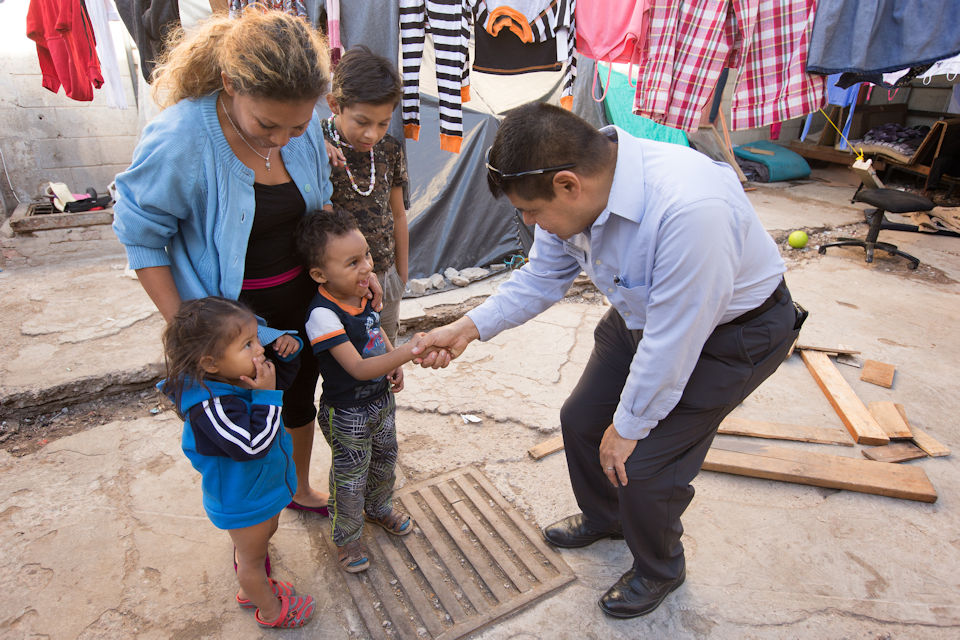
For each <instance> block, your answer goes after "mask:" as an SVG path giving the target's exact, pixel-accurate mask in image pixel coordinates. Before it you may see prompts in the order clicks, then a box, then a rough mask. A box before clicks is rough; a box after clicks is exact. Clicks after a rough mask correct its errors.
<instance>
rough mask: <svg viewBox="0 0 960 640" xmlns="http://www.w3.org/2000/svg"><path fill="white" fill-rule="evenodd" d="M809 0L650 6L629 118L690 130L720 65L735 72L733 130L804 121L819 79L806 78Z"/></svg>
mask: <svg viewBox="0 0 960 640" xmlns="http://www.w3.org/2000/svg"><path fill="white" fill-rule="evenodd" d="M815 7H816V0H731V1H730V2H719V1H717V0H653V2H652V6H651V13H650V32H649V36H648V43H649V48H648V56H647V58H646V60H645V61H644V63H643V66H642V67H641V72H640V79H639V82H638V84H637V93H636V96H635V99H634V109H633V111H634V113H636V114H637V115H641V116H646V117H648V118H651V119H653V120H655V121H657V122H660V123H663V124H666V125H669V126H672V127H676V128H678V129H684V130H686V131H694V130H696V129H697V127H698V126H699V125H700V115H701V112H702V111H703V109H704V107H705V106H706V104H707V101H708V100H709V99H710V94H711V93H712V92H713V88H714V87H715V86H716V84H717V79H718V78H719V76H720V71H721V70H722V69H723V67H725V66H730V67H734V68H736V69H738V71H739V74H738V81H737V87H736V89H735V91H734V96H733V102H732V104H731V111H732V124H731V127H732V128H733V129H745V128H751V127H761V126H765V125H768V124H772V123H775V122H781V121H783V120H788V119H790V118H795V117H798V116H802V115H806V114H808V113H810V112H812V111H815V110H816V109H818V108H819V107H820V106H821V105H822V104H823V97H824V79H823V78H822V77H820V76H813V75H809V74H807V73H806V72H805V67H806V57H807V47H808V44H809V38H810V29H811V27H812V26H813V17H814V10H815Z"/></svg>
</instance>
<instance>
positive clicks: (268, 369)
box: [240, 358, 277, 391]
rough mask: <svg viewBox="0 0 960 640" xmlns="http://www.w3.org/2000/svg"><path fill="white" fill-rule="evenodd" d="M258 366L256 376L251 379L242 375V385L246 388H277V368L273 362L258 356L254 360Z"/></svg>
mask: <svg viewBox="0 0 960 640" xmlns="http://www.w3.org/2000/svg"><path fill="white" fill-rule="evenodd" d="M253 364H254V365H255V366H256V367H257V373H256V376H257V377H256V378H254V379H252V380H251V379H250V378H248V377H247V376H240V386H241V387H243V388H244V389H259V390H261V391H264V390H273V389H276V388H277V370H276V369H275V368H274V366H273V363H272V362H270V361H269V360H267V359H266V358H262V359H260V358H258V359H256V360H254V361H253Z"/></svg>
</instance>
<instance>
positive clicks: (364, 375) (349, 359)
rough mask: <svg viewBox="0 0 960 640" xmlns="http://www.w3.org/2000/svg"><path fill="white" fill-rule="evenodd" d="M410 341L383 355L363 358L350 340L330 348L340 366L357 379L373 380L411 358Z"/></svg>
mask: <svg viewBox="0 0 960 640" xmlns="http://www.w3.org/2000/svg"><path fill="white" fill-rule="evenodd" d="M411 349H413V346H412V343H410V342H408V343H406V344H404V345H401V346H399V347H397V348H396V349H393V350H392V351H388V352H387V353H384V354H383V355H379V356H372V357H369V358H364V357H363V356H361V355H360V353H359V352H358V351H357V348H356V347H354V346H353V344H352V343H350V342H342V343H340V344H338V345H337V346H335V347H333V348H331V349H330V354H331V355H332V356H333V357H334V358H336V360H337V362H339V363H340V366H341V367H343V368H344V370H345V371H346V372H347V373H349V374H350V375H351V376H353V377H354V378H356V379H357V380H373V379H374V378H379V377H380V376H384V375H387V374H388V373H390V372H391V371H393V370H394V369H396V368H397V367H399V366H401V365H403V364H405V363H407V362H410V361H411V360H412V359H413V353H412V351H411Z"/></svg>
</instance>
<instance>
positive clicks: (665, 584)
mask: <svg viewBox="0 0 960 640" xmlns="http://www.w3.org/2000/svg"><path fill="white" fill-rule="evenodd" d="M686 577H687V568H686V567H684V568H683V570H682V571H681V572H680V576H679V577H678V578H677V579H676V580H650V579H648V578H644V577H642V576H638V575H636V574H635V573H634V571H633V569H630V571H627V572H626V573H625V574H623V575H622V576H621V577H620V579H619V580H617V582H616V584H614V585H613V586H612V587H610V588H609V589H608V590H607V592H606V593H605V594H603V597H601V598H600V602H599V603H598V604H599V605H600V608H601V609H603V612H604V613H606V614H607V615H611V616H613V617H614V618H636V617H637V616H644V615H646V614H648V613H650V612H651V611H653V610H654V609H656V608H657V607H659V606H660V603H661V602H663V599H664V598H666V597H667V595H668V594H669V593H670V592H671V591H673V590H674V589H676V588H677V587H679V586H680V585H681V584H683V581H684V579H685V578H686Z"/></svg>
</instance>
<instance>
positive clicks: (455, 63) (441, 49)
mask: <svg viewBox="0 0 960 640" xmlns="http://www.w3.org/2000/svg"><path fill="white" fill-rule="evenodd" d="M470 3H471V0H400V53H401V61H402V67H403V70H402V76H403V103H402V109H401V111H402V114H403V133H404V136H406V137H407V138H411V139H413V140H417V139H419V137H420V64H421V62H422V60H423V45H424V42H425V41H426V34H427V33H429V34H430V37H431V38H432V40H433V48H434V51H435V52H436V58H437V70H436V73H437V91H438V93H439V96H438V97H439V101H440V148H441V149H444V150H446V151H453V152H454V153H459V152H460V143H461V141H462V139H463V111H462V104H463V103H464V102H467V101H468V100H470V76H469V74H468V72H467V63H468V60H467V58H468V56H469V53H468V47H469V42H470V16H471V15H472V13H471V10H470Z"/></svg>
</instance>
